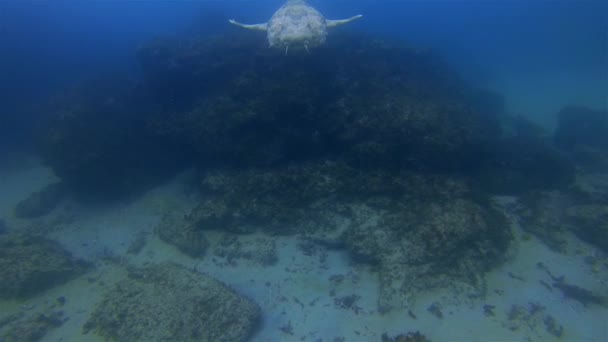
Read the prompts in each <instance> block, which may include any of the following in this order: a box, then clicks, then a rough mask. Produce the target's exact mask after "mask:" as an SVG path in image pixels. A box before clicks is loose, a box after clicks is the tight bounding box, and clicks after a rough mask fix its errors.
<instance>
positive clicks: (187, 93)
mask: <svg viewBox="0 0 608 342" xmlns="http://www.w3.org/2000/svg"><path fill="white" fill-rule="evenodd" d="M138 57H139V60H140V62H141V64H142V69H143V71H144V75H145V79H146V82H147V84H148V86H149V88H150V89H151V91H152V92H155V93H157V94H158V97H162V98H163V99H166V100H170V101H171V106H172V108H178V110H177V111H175V110H173V111H171V112H170V113H160V114H159V116H157V117H155V119H154V123H155V125H154V126H153V128H155V129H156V133H158V134H163V135H167V136H171V137H174V138H176V139H185V140H186V141H187V143H188V144H191V145H192V146H193V147H194V148H195V149H196V150H197V151H198V152H199V155H200V157H202V158H204V159H206V160H213V161H218V162H220V163H224V164H233V165H246V166H260V165H272V164H276V163H282V162H287V161H293V160H297V159H303V158H310V157H319V156H334V157H335V156H338V155H339V156H341V157H343V158H346V159H348V160H349V161H350V162H352V163H354V164H357V165H360V166H364V165H368V164H369V163H370V162H371V163H374V164H378V163H383V164H384V165H386V166H390V167H401V166H408V167H415V168H428V169H458V168H461V167H463V166H465V165H466V167H469V164H470V163H472V162H475V160H476V158H477V157H478V155H479V153H478V149H479V147H480V146H482V144H483V142H484V141H486V140H487V139H488V138H489V136H490V133H493V132H496V131H499V127H498V126H497V123H496V121H495V120H488V118H487V117H486V116H485V114H488V113H481V112H478V111H475V110H473V109H472V108H473V106H471V105H470V103H469V98H470V97H469V94H470V91H469V89H468V86H467V84H466V83H465V82H463V81H462V80H460V79H459V77H458V76H457V75H456V74H455V73H454V72H453V71H452V70H451V69H450V68H449V67H447V65H446V64H445V63H443V62H442V61H441V59H439V58H438V57H437V56H436V55H435V54H433V53H432V52H429V51H420V50H415V49H411V48H407V47H404V46H403V45H401V44H393V43H388V42H384V41H379V40H377V39H374V38H371V37H367V36H361V35H357V36H348V35H336V36H335V37H334V38H333V39H332V43H331V44H328V45H327V46H324V47H321V48H320V49H317V50H315V53H313V54H311V55H294V56H287V57H286V56H284V55H282V54H280V53H277V52H276V51H273V50H269V49H267V48H266V47H265V46H264V45H263V44H260V43H259V42H257V40H252V38H250V36H249V35H247V36H244V35H238V34H235V35H234V36H231V35H228V36H224V37H221V38H213V39H207V40H199V41H188V42H175V41H156V42H153V43H151V44H149V45H147V46H145V47H143V48H142V49H141V50H140V51H139V53H138ZM167 94H170V96H167ZM488 115H489V114H488Z"/></svg>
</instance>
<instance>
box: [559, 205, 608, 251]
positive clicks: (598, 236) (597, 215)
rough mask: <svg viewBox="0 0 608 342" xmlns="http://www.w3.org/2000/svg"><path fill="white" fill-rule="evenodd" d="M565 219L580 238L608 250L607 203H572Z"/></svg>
mask: <svg viewBox="0 0 608 342" xmlns="http://www.w3.org/2000/svg"><path fill="white" fill-rule="evenodd" d="M565 219H566V220H567V222H568V223H569V224H570V226H571V230H572V231H573V232H574V234H576V236H578V237H579V238H580V239H581V240H583V241H587V242H589V243H591V244H593V245H595V246H597V247H599V248H600V249H602V250H603V251H605V252H608V203H600V204H581V205H573V206H571V207H569V208H567V209H566V212H565Z"/></svg>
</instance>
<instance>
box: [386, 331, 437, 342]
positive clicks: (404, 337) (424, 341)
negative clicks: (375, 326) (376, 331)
mask: <svg viewBox="0 0 608 342" xmlns="http://www.w3.org/2000/svg"><path fill="white" fill-rule="evenodd" d="M430 341H431V340H429V339H428V338H427V337H426V336H424V335H423V334H421V333H420V332H418V331H415V332H408V333H407V334H399V335H397V336H395V337H390V336H389V335H388V334H387V333H384V334H382V342H430Z"/></svg>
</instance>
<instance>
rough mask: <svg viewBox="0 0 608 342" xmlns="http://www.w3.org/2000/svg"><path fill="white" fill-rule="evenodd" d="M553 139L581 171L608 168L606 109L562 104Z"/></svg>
mask: <svg viewBox="0 0 608 342" xmlns="http://www.w3.org/2000/svg"><path fill="white" fill-rule="evenodd" d="M554 140H555V143H556V144H557V145H558V146H559V147H560V148H562V149H563V150H564V151H566V152H568V153H569V155H570V158H571V159H572V160H574V161H575V162H576V163H577V164H578V165H579V166H580V167H582V168H584V169H585V170H589V171H600V172H605V171H606V170H608V111H606V110H593V109H590V108H585V107H579V106H567V107H564V108H563V109H562V110H561V111H560V112H559V114H558V123H557V129H556V130H555V135H554Z"/></svg>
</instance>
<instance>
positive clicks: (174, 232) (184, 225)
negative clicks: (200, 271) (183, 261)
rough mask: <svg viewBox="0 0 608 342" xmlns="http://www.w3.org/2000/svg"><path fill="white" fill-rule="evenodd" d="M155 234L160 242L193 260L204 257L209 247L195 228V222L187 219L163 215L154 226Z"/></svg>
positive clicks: (201, 232) (202, 234) (199, 231)
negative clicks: (159, 221)
mask: <svg viewBox="0 0 608 342" xmlns="http://www.w3.org/2000/svg"><path fill="white" fill-rule="evenodd" d="M155 232H156V233H157V234H158V236H159V237H160V238H161V240H163V241H164V242H166V243H168V244H171V245H174V246H175V247H177V249H179V250H180V251H181V252H183V253H185V254H188V255H189V256H191V257H193V258H195V257H199V256H202V255H204V254H205V252H206V251H207V247H209V242H208V241H207V238H206V237H205V234H204V233H203V231H202V230H201V229H200V228H199V227H198V226H197V221H193V220H191V219H189V218H187V217H176V216H174V215H165V216H164V217H163V218H162V220H161V223H160V224H159V225H158V226H156V228H155Z"/></svg>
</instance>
